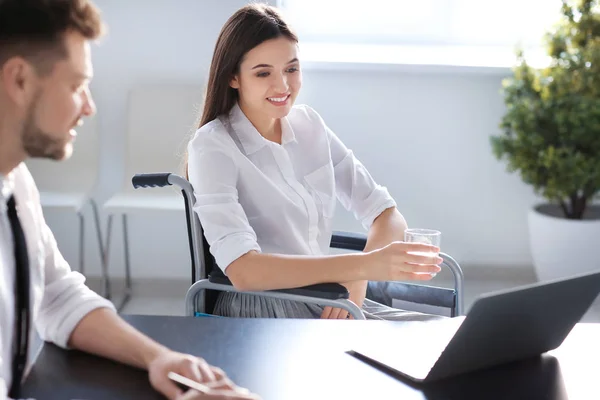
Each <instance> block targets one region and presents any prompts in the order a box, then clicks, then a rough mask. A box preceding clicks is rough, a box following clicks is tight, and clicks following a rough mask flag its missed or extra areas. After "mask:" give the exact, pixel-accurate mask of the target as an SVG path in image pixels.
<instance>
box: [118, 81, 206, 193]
mask: <svg viewBox="0 0 600 400" xmlns="http://www.w3.org/2000/svg"><path fill="white" fill-rule="evenodd" d="M202 97H203V89H202V87H201V86H199V85H149V86H140V87H136V88H134V89H132V90H131V92H130V93H129V100H128V117H127V118H128V121H127V145H126V154H125V157H126V158H125V159H126V165H125V176H124V180H125V181H124V183H123V187H124V188H125V189H126V191H133V188H132V187H131V177H132V176H134V175H135V174H136V173H140V172H160V171H173V172H175V173H178V174H181V167H182V165H183V164H182V160H183V155H184V153H185V150H186V147H187V143H188V141H189V138H190V137H191V135H192V134H193V133H194V132H195V131H196V128H197V123H196V121H197V120H198V117H199V115H200V112H201V103H202Z"/></svg>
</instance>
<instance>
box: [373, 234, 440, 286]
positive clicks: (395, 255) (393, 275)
mask: <svg viewBox="0 0 600 400" xmlns="http://www.w3.org/2000/svg"><path fill="white" fill-rule="evenodd" d="M439 251H440V249H439V248H438V247H436V246H432V245H430V244H425V243H417V242H392V243H390V244H389V245H387V246H385V247H382V248H381V249H378V250H373V251H371V252H368V253H365V256H366V257H367V258H368V261H367V265H366V266H365V271H364V272H365V279H368V280H371V281H409V280H421V281H424V280H430V279H431V278H432V277H433V275H432V274H436V273H438V272H439V271H440V270H441V268H440V267H439V264H441V263H442V262H443V259H442V258H441V257H439V256H438V253H439ZM414 253H417V254H414Z"/></svg>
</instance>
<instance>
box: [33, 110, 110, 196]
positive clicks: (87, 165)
mask: <svg viewBox="0 0 600 400" xmlns="http://www.w3.org/2000/svg"><path fill="white" fill-rule="evenodd" d="M97 125H98V118H97V117H96V116H94V117H90V118H86V119H85V120H84V124H83V126H81V127H78V128H77V129H76V131H77V138H76V139H75V142H74V143H73V154H72V155H71V157H70V158H69V159H67V160H62V161H54V160H48V159H41V158H31V159H29V160H27V161H26V164H27V167H28V168H29V170H30V171H31V175H33V178H34V179H35V182H36V185H37V187H38V188H39V190H40V191H52V192H63V193H89V192H90V191H91V190H92V189H93V188H94V186H95V185H96V181H97V178H98V160H99V145H98V144H99V140H98V139H99V138H98V126H97Z"/></svg>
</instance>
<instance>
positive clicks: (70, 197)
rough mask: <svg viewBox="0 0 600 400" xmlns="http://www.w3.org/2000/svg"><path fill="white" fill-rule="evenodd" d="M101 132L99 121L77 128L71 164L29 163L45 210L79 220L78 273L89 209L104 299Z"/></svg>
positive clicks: (82, 262)
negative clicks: (97, 193)
mask: <svg viewBox="0 0 600 400" xmlns="http://www.w3.org/2000/svg"><path fill="white" fill-rule="evenodd" d="M98 148H99V147H98V129H97V118H96V117H91V118H86V119H85V120H84V124H83V126H81V127H79V128H77V138H76V140H75V143H74V151H73V154H72V155H71V157H70V158H69V159H68V160H63V161H54V160H48V159H41V158H32V159H29V160H27V161H26V164H27V167H28V168H29V170H30V171H31V174H32V175H33V178H34V179H35V182H36V185H37V187H38V189H39V191H40V200H41V203H42V207H44V208H59V209H67V210H71V211H73V212H74V213H76V214H77V216H78V217H79V271H80V272H81V273H82V274H84V273H85V219H86V218H85V214H84V210H85V207H86V206H88V205H89V206H90V208H91V211H92V213H93V214H92V215H93V223H94V227H95V232H96V237H97V241H98V250H99V254H100V262H101V266H102V280H103V288H102V290H103V295H104V296H107V295H108V275H107V270H106V269H105V265H106V263H105V261H104V250H103V246H102V233H101V231H100V219H99V215H98V206H97V204H96V202H95V201H94V199H93V198H92V191H93V190H94V188H95V185H96V182H97V178H98V159H99V151H98Z"/></svg>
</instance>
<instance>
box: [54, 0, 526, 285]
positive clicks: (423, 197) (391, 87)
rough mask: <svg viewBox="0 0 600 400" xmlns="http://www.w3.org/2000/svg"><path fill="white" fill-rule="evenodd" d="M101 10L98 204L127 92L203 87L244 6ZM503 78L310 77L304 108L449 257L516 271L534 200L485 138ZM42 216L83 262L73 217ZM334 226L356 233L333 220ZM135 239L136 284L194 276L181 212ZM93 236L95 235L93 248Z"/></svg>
mask: <svg viewBox="0 0 600 400" xmlns="http://www.w3.org/2000/svg"><path fill="white" fill-rule="evenodd" d="M97 4H98V6H99V7H100V8H101V9H102V11H103V13H104V16H105V19H106V21H107V23H108V25H109V28H110V34H109V36H108V37H106V38H105V39H104V40H103V42H102V44H101V45H100V46H98V47H96V48H94V55H93V58H94V66H95V75H96V77H95V79H94V82H93V87H92V90H93V94H94V96H95V100H96V102H97V105H98V110H99V111H98V113H99V114H98V119H99V129H100V135H101V137H100V143H101V146H100V149H99V151H100V153H101V156H100V162H101V173H100V177H99V186H98V190H97V191H96V197H97V198H98V199H99V200H100V201H103V200H105V199H106V198H108V196H109V195H110V194H111V193H112V192H114V191H115V190H117V189H118V188H119V187H120V186H121V185H122V182H123V180H124V179H125V177H124V176H123V175H124V173H123V166H124V163H123V157H124V143H125V139H124V138H125V135H126V99H127V93H128V91H129V89H130V88H132V87H133V86H136V85H139V84H145V83H150V84H152V83H189V84H203V83H204V80H205V77H206V73H207V71H208V66H209V62H210V57H211V55H212V49H213V46H214V42H215V40H216V37H217V34H218V32H219V29H220V27H221V25H222V24H223V23H224V22H225V20H226V19H227V18H228V16H229V15H231V13H233V11H234V10H236V9H237V8H238V7H240V6H242V5H243V4H245V1H244V0H203V1H197V0H177V1H169V0H146V1H143V2H138V1H120V0H97ZM500 81H501V77H500V76H497V75H491V76H490V75H481V74H479V75H477V74H469V73H463V74H462V75H461V74H459V73H432V72H428V73H415V72H400V71H387V72H374V71H318V70H308V71H305V72H304V89H303V92H302V94H301V96H300V99H299V101H301V102H306V103H308V104H310V105H311V106H312V107H313V108H315V109H316V110H317V111H318V112H319V113H320V114H321V115H322V116H323V117H324V118H325V121H326V122H327V123H328V124H329V125H330V127H331V128H332V129H333V130H334V131H335V132H337V134H338V135H339V136H340V137H341V138H342V140H343V141H344V142H345V143H346V145H347V146H348V147H350V148H353V149H354V151H355V153H356V154H357V156H358V157H359V159H361V160H362V161H363V162H364V164H366V166H367V167H368V168H369V170H370V171H371V173H372V174H373V176H374V177H375V178H376V180H377V181H378V182H380V183H381V184H383V185H385V186H387V187H388V188H389V190H390V192H391V193H392V195H393V196H394V197H395V198H396V200H397V202H398V204H399V208H400V210H401V211H402V212H403V213H404V215H405V216H406V217H407V219H408V221H409V224H410V225H411V226H413V227H427V228H438V229H440V230H441V231H442V232H443V237H442V242H443V248H444V250H445V251H447V252H449V253H450V254H452V255H453V256H455V258H457V259H458V260H459V262H461V263H462V264H463V265H466V266H469V265H473V266H482V267H485V266H502V267H506V268H518V267H523V266H527V265H529V264H530V255H529V252H528V244H527V227H526V212H527V208H528V207H529V206H530V204H532V202H533V201H534V196H533V195H532V193H531V190H530V189H529V188H528V187H526V186H525V185H523V184H522V183H521V182H520V181H519V179H518V177H516V176H509V175H507V174H506V173H505V172H504V165H503V164H500V163H498V162H497V161H496V160H495V159H494V158H493V156H492V153H491V149H490V146H489V136H490V135H491V134H495V133H497V132H498V128H497V126H498V122H499V120H500V118H501V115H502V112H503V104H502V99H501V97H500V95H499V89H500ZM150 145H152V144H150ZM174 151H176V149H174ZM140 172H151V171H140ZM127 178H130V177H127ZM339 209H340V210H342V208H341V206H339ZM47 218H48V222H49V224H50V225H51V227H52V228H53V229H54V230H55V232H56V236H57V240H58V241H59V245H60V246H61V248H62V250H63V253H64V254H65V257H66V258H67V259H68V260H70V261H71V262H72V263H73V265H74V266H75V265H77V264H76V260H77V241H76V233H75V232H76V230H75V227H76V220H75V219H74V218H72V219H70V217H66V216H65V215H64V214H60V213H58V212H52V211H47ZM103 221H104V219H103ZM116 227H119V225H116ZM336 228H338V229H351V230H359V229H360V226H359V224H358V223H356V221H354V220H353V217H352V216H351V215H349V214H348V213H346V212H342V211H338V215H337V224H336ZM103 230H105V226H104V225H103ZM117 232H118V230H117ZM130 237H131V240H130V246H131V258H132V263H133V274H134V278H135V277H175V278H184V277H188V276H189V268H188V266H189V256H188V253H187V245H186V243H187V242H186V235H185V225H184V220H183V215H180V214H172V213H158V214H156V213H146V214H143V215H139V216H138V215H135V216H132V217H131V220H130ZM94 239H95V238H94V237H93V236H92V233H91V231H88V235H87V240H86V243H87V245H88V249H91V248H92V246H94V245H95V242H94ZM120 239H121V236H120V234H116V235H115V236H114V237H113V242H112V244H111V251H112V257H111V272H112V273H113V275H114V276H120V275H122V268H123V263H122V248H121V246H120ZM87 261H88V263H89V264H90V266H89V271H90V275H98V273H99V261H98V256H97V254H96V252H95V251H91V252H90V254H89V255H88V257H87Z"/></svg>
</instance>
